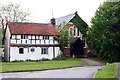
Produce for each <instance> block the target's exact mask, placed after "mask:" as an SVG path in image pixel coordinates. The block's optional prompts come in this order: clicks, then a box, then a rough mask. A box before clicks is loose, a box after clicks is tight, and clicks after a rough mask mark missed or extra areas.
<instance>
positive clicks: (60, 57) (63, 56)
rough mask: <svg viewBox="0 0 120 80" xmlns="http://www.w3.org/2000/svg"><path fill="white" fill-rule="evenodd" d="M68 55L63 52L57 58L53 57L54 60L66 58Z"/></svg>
mask: <svg viewBox="0 0 120 80" xmlns="http://www.w3.org/2000/svg"><path fill="white" fill-rule="evenodd" d="M66 59H67V58H66V56H65V55H64V54H63V52H61V53H60V54H59V55H58V56H57V57H56V58H53V60H66Z"/></svg>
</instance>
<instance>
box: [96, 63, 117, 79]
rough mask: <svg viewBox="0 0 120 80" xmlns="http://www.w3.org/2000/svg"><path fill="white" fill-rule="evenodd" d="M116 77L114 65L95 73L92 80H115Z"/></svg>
mask: <svg viewBox="0 0 120 80" xmlns="http://www.w3.org/2000/svg"><path fill="white" fill-rule="evenodd" d="M116 77H117V68H116V64H109V65H107V66H106V67H104V68H103V69H102V70H99V71H98V72H97V73H96V75H95V78H94V80H99V79H100V78H103V79H104V78H106V79H105V80H110V78H113V79H112V80H116Z"/></svg>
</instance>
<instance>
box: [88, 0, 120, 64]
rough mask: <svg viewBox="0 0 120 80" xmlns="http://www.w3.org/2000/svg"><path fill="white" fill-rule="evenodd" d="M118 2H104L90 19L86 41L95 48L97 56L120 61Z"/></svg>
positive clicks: (119, 11)
mask: <svg viewBox="0 0 120 80" xmlns="http://www.w3.org/2000/svg"><path fill="white" fill-rule="evenodd" d="M119 5H120V2H104V3H103V4H102V5H100V7H99V8H98V10H97V11H96V14H95V16H94V17H93V18H92V19H91V22H92V26H91V27H89V28H88V31H87V43H88V45H89V47H90V48H93V49H96V50H97V52H98V53H99V54H98V55H99V57H101V58H102V59H109V61H111V62H114V61H120V58H119V56H120V6H119Z"/></svg>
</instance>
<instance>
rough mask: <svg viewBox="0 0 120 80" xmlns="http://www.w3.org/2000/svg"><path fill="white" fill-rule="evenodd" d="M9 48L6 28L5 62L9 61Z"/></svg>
mask: <svg viewBox="0 0 120 80" xmlns="http://www.w3.org/2000/svg"><path fill="white" fill-rule="evenodd" d="M9 48H10V31H9V27H8V26H7V29H6V33H5V47H4V59H5V61H9Z"/></svg>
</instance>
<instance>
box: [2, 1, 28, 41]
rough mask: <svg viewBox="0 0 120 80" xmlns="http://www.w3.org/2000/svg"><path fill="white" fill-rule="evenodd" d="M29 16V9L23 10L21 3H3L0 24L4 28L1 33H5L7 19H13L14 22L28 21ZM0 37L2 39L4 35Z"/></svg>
mask: <svg viewBox="0 0 120 80" xmlns="http://www.w3.org/2000/svg"><path fill="white" fill-rule="evenodd" d="M29 16H30V12H29V9H28V10H26V11H23V9H21V8H20V5H19V4H13V3H10V4H7V5H2V4H1V5H0V26H1V28H2V33H1V32H0V35H1V34H2V35H4V29H5V27H6V23H7V21H13V22H22V21H27V20H28V17H29ZM0 37H1V36H0ZM0 39H1V41H2V37H1V38H0ZM2 43H4V42H2Z"/></svg>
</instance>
